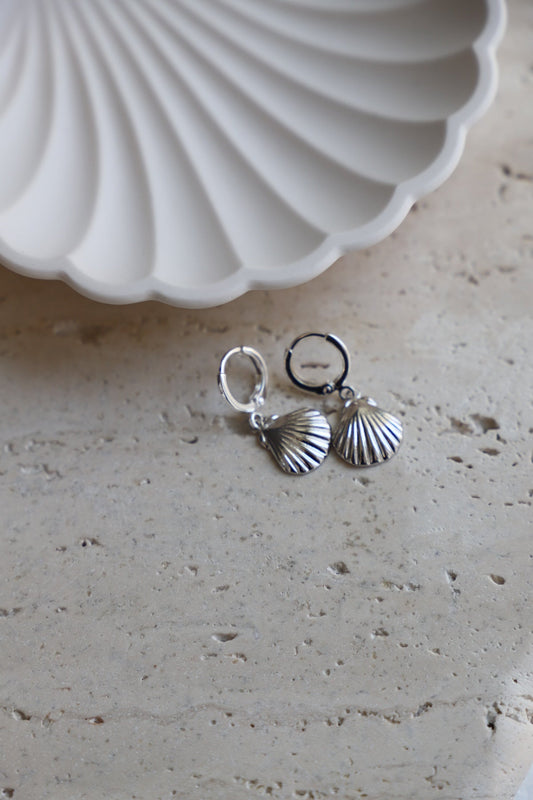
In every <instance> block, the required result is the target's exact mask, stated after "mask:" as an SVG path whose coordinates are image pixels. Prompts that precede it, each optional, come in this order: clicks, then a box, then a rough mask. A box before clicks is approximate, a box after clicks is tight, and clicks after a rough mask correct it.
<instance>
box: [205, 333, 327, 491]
mask: <svg viewBox="0 0 533 800" xmlns="http://www.w3.org/2000/svg"><path fill="white" fill-rule="evenodd" d="M236 356H246V357H247V358H248V359H249V360H250V361H251V363H252V366H253V367H254V370H255V373H256V384H255V387H254V389H253V391H252V394H251V396H250V398H249V400H248V401H247V402H245V403H242V402H240V401H239V400H237V399H236V398H235V396H234V395H233V394H232V392H231V390H230V388H229V384H228V376H227V374H226V368H227V365H228V362H229V361H230V359H232V358H234V357H236ZM218 385H219V388H220V391H221V392H222V394H223V395H224V397H225V398H226V400H227V401H228V403H229V404H230V406H232V408H234V409H235V410H236V411H241V412H243V413H245V414H248V415H249V421H250V425H251V427H252V428H253V430H255V431H257V433H258V434H259V441H260V443H261V445H262V446H263V447H265V448H266V449H267V450H268V451H269V452H270V453H271V454H272V456H273V457H274V459H275V461H276V462H277V464H278V466H279V467H280V468H281V469H282V470H283V472H286V473H289V474H290V475H305V474H306V473H308V472H312V471H313V470H314V469H316V468H317V467H319V466H320V464H322V462H323V461H324V459H325V457H326V456H327V454H328V452H329V445H330V441H331V428H330V425H329V422H328V421H327V419H326V418H325V417H324V416H323V415H322V414H321V413H320V412H319V411H317V410H316V409H313V408H299V409H297V410H296V411H292V412H290V413H289V414H284V415H282V416H278V415H277V414H274V415H273V416H271V417H263V416H262V415H261V414H260V413H259V409H260V408H261V407H262V406H263V404H264V402H265V398H266V394H267V387H268V371H267V366H266V363H265V360H264V358H263V356H262V355H261V354H260V353H258V352H257V350H254V348H253V347H246V346H245V345H242V346H240V347H233V348H232V349H231V350H228V352H227V353H226V355H225V356H224V357H223V358H222V361H221V362H220V367H219V370H218Z"/></svg>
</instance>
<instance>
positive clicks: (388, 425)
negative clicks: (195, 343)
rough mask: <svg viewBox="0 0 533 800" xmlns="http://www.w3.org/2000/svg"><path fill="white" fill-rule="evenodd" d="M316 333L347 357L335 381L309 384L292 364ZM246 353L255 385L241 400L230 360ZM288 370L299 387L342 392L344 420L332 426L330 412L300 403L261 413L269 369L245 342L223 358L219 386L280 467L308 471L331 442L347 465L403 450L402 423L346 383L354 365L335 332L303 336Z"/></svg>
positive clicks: (287, 357) (294, 344)
mask: <svg viewBox="0 0 533 800" xmlns="http://www.w3.org/2000/svg"><path fill="white" fill-rule="evenodd" d="M312 337H316V338H319V339H323V340H325V341H326V342H327V343H329V344H331V345H333V347H334V348H336V349H337V350H338V351H339V353H340V355H341V358H342V369H341V371H340V373H339V375H338V376H337V377H336V378H334V380H332V381H330V382H328V383H324V384H313V383H307V382H306V381H305V380H304V379H303V378H302V377H300V376H298V375H297V374H296V373H295V372H294V369H293V357H294V353H295V350H296V348H297V347H298V345H299V344H300V343H301V342H302V341H304V340H305V339H309V338H312ZM238 355H243V356H246V357H247V358H249V359H250V361H251V363H252V365H253V367H254V370H255V373H256V378H257V379H256V384H255V387H254V389H253V392H252V394H251V396H250V398H249V400H248V401H247V402H244V403H243V402H240V401H239V400H237V399H236V398H235V396H234V395H233V394H232V392H231V391H230V388H229V383H228V376H227V373H226V369H227V365H228V362H229V361H230V359H232V358H233V357H235V356H238ZM285 369H286V371H287V375H288V376H289V378H290V380H291V381H292V382H293V384H294V385H295V386H297V387H298V388H299V389H303V390H304V391H307V392H312V393H313V394H319V395H330V394H333V393H334V392H337V393H338V395H339V398H340V399H341V401H342V402H343V404H344V405H343V408H342V410H341V413H340V417H339V420H338V422H337V424H336V426H335V428H334V430H333V431H332V429H331V426H330V424H329V422H328V420H327V419H326V417H325V416H324V415H323V414H321V413H320V412H319V411H317V410H316V409H314V408H298V409H297V410H296V411H291V412H290V413H289V414H283V415H282V416H279V415H277V414H274V415H273V416H270V417H265V416H263V415H262V414H261V413H260V409H261V408H262V406H263V404H264V402H265V398H266V394H267V387H268V370H267V366H266V363H265V360H264V358H263V356H262V355H261V354H260V353H259V352H258V351H257V350H255V349H254V348H253V347H247V346H245V345H243V346H240V347H233V348H232V349H231V350H228V352H227V353H226V355H225V356H224V357H223V358H222V361H221V362H220V367H219V370H218V385H219V387H220V391H221V392H222V394H223V395H224V397H225V398H226V400H227V401H228V403H229V404H230V405H231V406H232V407H233V408H234V409H235V410H236V411H241V412H244V413H246V414H248V415H249V420H250V425H251V427H252V428H253V429H254V430H255V431H257V433H258V434H259V441H260V443H261V444H262V445H263V447H265V448H266V449H267V450H268V451H269V452H270V453H271V454H272V456H273V457H274V459H275V460H276V462H277V464H278V465H279V467H280V468H281V469H282V470H283V471H284V472H287V473H289V474H291V475H305V474H306V473H308V472H312V471H313V470H315V469H316V468H317V467H319V466H320V464H322V462H323V461H324V459H325V458H326V456H327V455H328V453H329V450H330V446H331V447H333V449H334V450H335V451H336V453H337V454H338V455H339V456H340V457H341V458H342V459H344V461H346V462H347V463H348V464H351V465H352V466H354V467H370V466H374V465H375V464H382V463H383V462H385V461H388V460H389V459H390V458H392V456H393V455H395V453H397V452H398V449H399V447H400V444H401V441H402V424H401V422H400V421H399V420H398V419H397V418H396V417H394V416H393V415H392V414H389V413H388V412H387V411H383V410H382V409H381V408H379V407H378V406H377V405H376V403H375V402H374V400H372V399H371V398H370V397H363V396H361V394H359V393H357V392H356V391H355V390H354V389H353V388H352V387H351V386H349V385H347V384H346V383H345V381H346V378H347V376H348V372H349V369H350V356H349V353H348V350H347V348H346V345H345V344H344V342H342V341H341V340H340V339H339V338H338V337H337V336H334V335H333V334H331V333H304V334H302V335H301V336H298V337H297V338H296V339H295V340H294V341H293V342H292V344H291V345H290V347H289V348H288V350H287V352H286V354H285Z"/></svg>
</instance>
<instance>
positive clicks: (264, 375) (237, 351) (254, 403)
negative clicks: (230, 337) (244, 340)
mask: <svg viewBox="0 0 533 800" xmlns="http://www.w3.org/2000/svg"><path fill="white" fill-rule="evenodd" d="M237 355H242V356H246V357H247V358H249V359H250V361H251V362H252V364H253V367H254V369H255V371H256V374H257V381H256V384H255V387H254V390H253V392H252V394H251V396H250V399H249V400H248V402H247V403H242V402H241V401H240V400H237V398H236V397H235V396H234V394H233V393H232V391H231V390H230V388H229V384H228V376H227V374H226V367H227V364H228V362H229V360H230V359H231V358H233V357H234V356H237ZM267 385H268V370H267V365H266V362H265V359H264V358H263V356H262V355H261V353H258V351H257V350H254V348H253V347H248V346H246V345H239V346H238V347H232V349H231V350H228V352H227V353H226V355H225V356H223V358H222V360H221V362H220V366H219V368H218V386H219V389H220V391H221V392H222V394H223V395H224V397H225V398H226V400H227V401H228V403H229V404H230V406H232V408H234V409H235V410H236V411H242V412H244V413H245V414H253V413H254V412H256V411H257V410H258V409H259V408H260V407H261V406H262V405H263V403H264V402H265V397H266V392H267Z"/></svg>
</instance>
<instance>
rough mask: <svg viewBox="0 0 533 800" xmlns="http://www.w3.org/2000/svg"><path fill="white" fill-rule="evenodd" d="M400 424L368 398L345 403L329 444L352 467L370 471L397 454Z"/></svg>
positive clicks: (400, 438) (400, 434)
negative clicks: (367, 468) (365, 468)
mask: <svg viewBox="0 0 533 800" xmlns="http://www.w3.org/2000/svg"><path fill="white" fill-rule="evenodd" d="M401 441H402V424H401V422H400V420H399V419H396V417H394V416H393V415H392V414H389V413H388V412H387V411H383V410H382V409H381V408H378V406H377V405H376V404H375V402H374V401H373V400H371V399H370V397H359V398H354V399H352V400H349V401H348V402H347V403H346V405H345V406H344V409H343V411H342V413H341V418H340V420H339V424H338V425H337V428H336V429H335V432H334V434H333V440H332V444H333V447H334V448H335V450H336V452H337V453H338V454H339V456H340V457H341V458H343V459H344V460H345V461H347V462H348V463H349V464H353V466H354V467H371V466H373V465H374V464H382V463H383V462H384V461H388V460H389V459H390V458H392V456H393V455H395V453H397V452H398V449H399V447H400V444H401Z"/></svg>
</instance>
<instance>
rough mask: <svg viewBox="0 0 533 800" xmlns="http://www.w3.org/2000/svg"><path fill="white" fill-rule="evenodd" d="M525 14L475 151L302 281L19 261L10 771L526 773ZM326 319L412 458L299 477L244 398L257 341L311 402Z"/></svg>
mask: <svg viewBox="0 0 533 800" xmlns="http://www.w3.org/2000/svg"><path fill="white" fill-rule="evenodd" d="M532 35H533V8H532V6H531V4H530V3H529V0H517V1H516V2H514V3H513V4H512V8H511V19H510V31H509V34H508V36H507V38H506V40H505V41H504V44H503V46H502V48H501V56H500V60H501V65H502V79H501V90H500V94H499V97H498V100H497V102H496V103H495V105H494V106H493V108H492V109H491V111H490V112H489V114H488V115H487V116H486V117H485V118H484V119H483V120H482V121H481V122H480V123H479V124H478V125H477V126H476V127H475V129H474V130H473V132H472V134H471V136H470V138H469V141H468V145H467V150H466V153H465V156H464V158H463V160H462V162H461V164H460V166H459V168H458V169H457V171H456V173H455V174H454V176H453V177H452V178H451V179H450V180H449V181H448V182H447V183H446V185H445V186H444V187H443V188H442V189H440V190H439V191H438V192H436V193H435V194H433V195H432V196H431V197H429V198H428V199H427V200H424V201H423V202H421V203H420V204H419V205H418V207H417V209H416V210H415V211H414V212H413V213H411V214H410V216H409V218H408V219H407V220H406V221H405V223H404V224H403V225H402V226H401V228H400V229H399V230H398V232H397V233H396V234H395V235H394V236H392V237H390V238H389V239H388V240H387V241H385V242H383V243H382V244H380V245H379V246H377V247H374V248H372V249H371V250H370V251H368V252H363V253H359V254H355V255H353V256H350V257H347V258H344V259H343V260H342V261H341V262H339V263H338V264H337V265H336V266H335V267H333V268H332V269H331V270H329V271H328V272H327V273H326V274H325V275H323V276H322V277H320V278H318V279H316V280H314V281H313V282H311V283H309V284H308V285H306V286H304V287H300V288H295V289H292V290H287V291H280V292H271V293H257V294H252V295H249V296H247V297H244V298H242V299H240V300H238V301H236V302H234V303H232V304H230V305H228V306H225V307H222V308H218V309H214V310H211V311H199V312H194V311H181V310H178V309H172V308H168V307H165V306H162V305H158V304H155V303H151V304H144V305H139V306H134V307H124V308H114V307H109V306H104V305H98V304H96V303H93V302H91V301H89V300H85V299H83V298H81V297H79V296H77V295H76V294H75V293H74V292H73V291H71V290H70V289H69V288H67V287H65V286H63V285H61V284H58V283H45V282H37V281H32V280H29V279H24V278H21V277H18V276H16V275H14V274H12V273H10V272H8V271H7V270H2V271H0V370H1V382H0V402H1V409H2V414H1V418H0V442H1V445H2V452H1V455H0V492H1V508H2V516H1V534H0V536H1V538H0V554H1V560H0V569H1V583H0V637H1V639H0V643H1V649H0V739H1V746H0V790H2V789H3V795H2V793H1V791H0V796H4V797H13V798H15V800H45V798H53V800H82V799H83V800H101V799H102V798H113V799H114V800H115V799H116V800H130V798H143V799H144V798H146V799H148V798H149V799H150V800H158V798H162V799H164V800H167V799H170V798H180V800H218V799H219V798H223V799H224V800H226V798H227V799H228V800H241V799H242V800H244V798H255V797H263V796H266V797H272V798H277V799H278V800H288V798H303V800H318V798H320V799H321V800H322V798H339V800H340V799H341V798H342V800H356V799H357V800H359V798H368V799H370V800H391V798H397V800H428V798H432V797H438V798H439V800H474V798H479V800H481V798H483V799H484V800H511V798H512V796H513V794H514V792H515V791H516V789H517V788H518V785H519V783H520V781H521V779H522V777H523V775H524V774H525V772H526V771H527V768H528V766H529V764H530V763H531V761H532V760H533V724H532V723H533V674H532V665H533V653H532V645H533V629H532V624H533V623H532V614H531V599H530V592H531V573H532V567H533V542H532V537H531V532H532V531H531V520H532V502H533V478H532V474H531V458H532V446H531V431H532V428H533V413H532V397H533V392H532V388H533V387H532V376H533V368H532V364H531V341H532V336H533V323H532V317H531V307H532V288H533V287H532V283H533V281H532V266H533V258H532V252H533V226H532V214H531V209H532V199H533V146H532V145H533V138H532V131H533V104H532V103H531V96H532V89H533V66H532V63H533V62H532V61H531V40H532V38H531V37H532ZM313 328H315V329H319V330H331V331H332V332H335V333H337V334H338V335H340V336H341V337H342V338H343V339H345V341H346V342H347V343H349V344H350V346H351V348H352V350H353V356H354V358H353V362H354V363H353V369H352V375H353V379H354V382H355V383H356V384H357V386H358V387H359V388H361V389H362V390H363V391H365V392H368V393H369V394H371V396H373V397H374V398H376V400H378V401H379V402H380V404H381V405H383V406H384V407H386V408H387V409H389V410H390V411H391V412H392V413H394V414H396V415H398V416H400V418H401V419H402V422H403V424H404V427H405V434H404V436H405V438H404V444H403V445H402V449H401V451H400V454H399V455H398V456H397V457H396V458H395V459H394V460H393V461H391V463H390V464H387V465H384V466H382V467H380V468H376V469H374V470H370V471H365V472H360V471H356V470H354V469H352V468H350V467H348V466H346V465H345V464H344V463H342V462H341V461H340V460H339V459H337V458H336V457H335V456H330V457H329V458H328V459H327V461H326V463H325V464H324V465H323V466H322V467H321V468H320V469H319V470H318V471H317V472H315V473H313V474H312V475H310V476H306V477H304V478H301V479H294V478H290V477H288V476H286V475H284V474H283V473H281V472H280V471H279V470H278V469H277V467H276V465H275V464H274V462H273V461H272V459H271V458H270V456H269V455H268V453H267V452H266V451H264V450H262V449H261V448H260V447H258V445H257V442H256V440H255V437H254V435H253V434H252V433H251V432H249V431H248V430H247V423H246V420H245V419H244V420H243V419H241V418H240V417H239V416H238V415H236V414H234V412H233V411H232V410H231V409H230V407H229V406H227V405H226V404H225V402H224V400H223V399H222V398H221V396H220V395H219V393H218V391H217V388H216V380H215V377H216V369H217V364H218V360H219V358H220V357H221V355H222V354H223V353H224V352H225V350H226V349H228V348H229V347H231V346H233V345H235V344H240V343H247V344H251V345H254V346H257V347H259V349H260V350H261V351H262V352H263V354H264V355H265V357H266V358H267V359H268V362H269V364H270V366H271V372H272V384H273V386H272V391H271V402H270V404H269V406H268V408H269V409H271V410H272V411H278V412H283V411H288V410H290V409H292V408H295V407H296V406H298V405H305V404H309V403H310V404H312V403H313V398H311V397H309V398H305V396H304V395H301V394H299V393H298V392H297V391H296V390H293V388H292V387H291V386H290V385H289V383H288V381H287V380H286V379H285V378H284V376H283V364H282V354H283V350H284V347H285V346H286V345H287V344H288V342H289V341H290V340H291V338H292V337H293V336H294V335H296V334H298V333H300V332H302V331H305V330H307V329H313ZM304 401H305V402H304ZM318 403H320V401H318ZM328 407H329V408H333V407H334V404H331V403H330V404H329V406H328ZM332 419H333V417H332Z"/></svg>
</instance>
